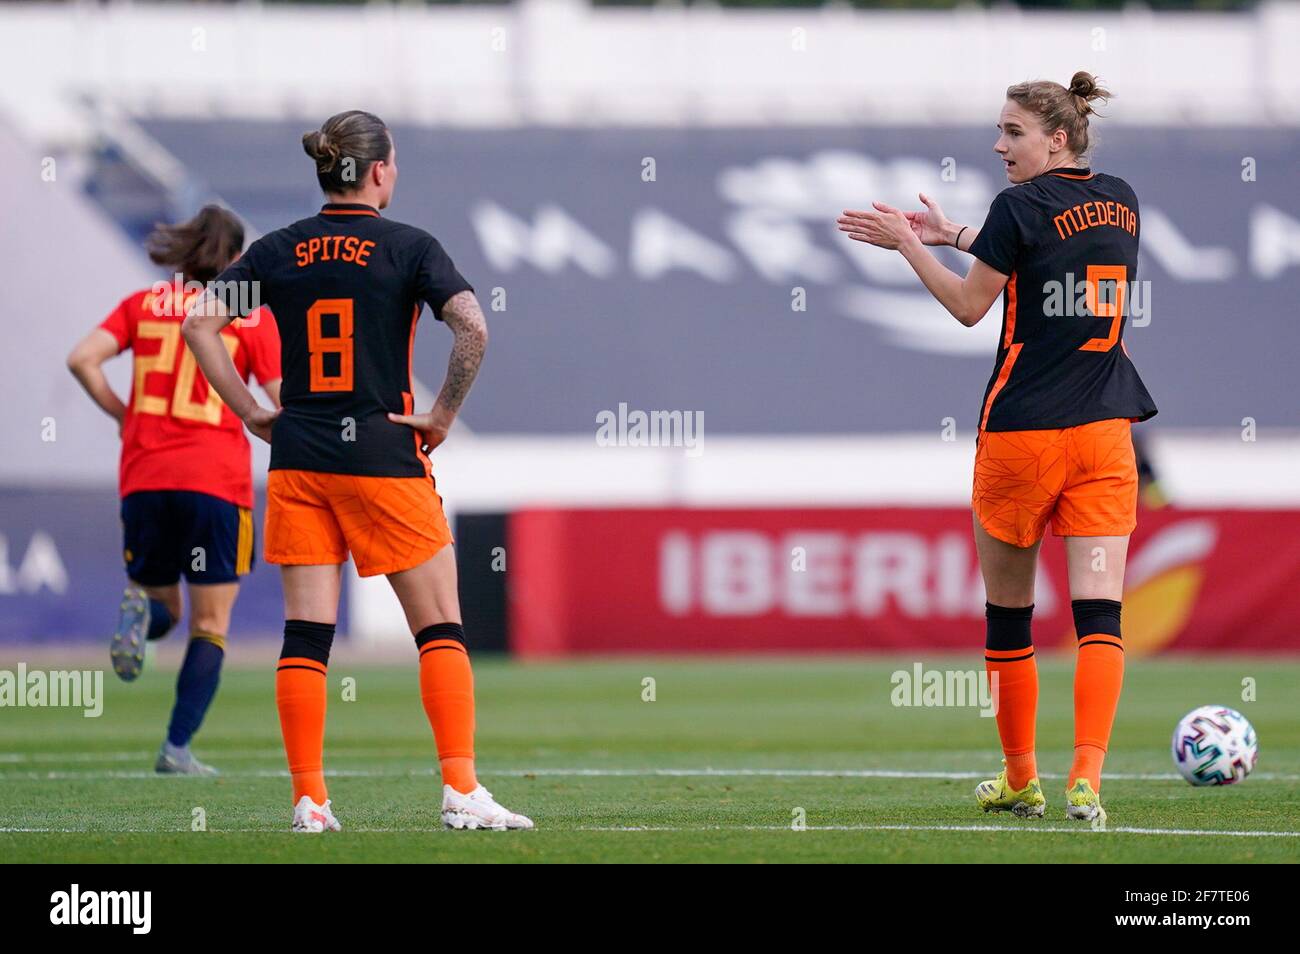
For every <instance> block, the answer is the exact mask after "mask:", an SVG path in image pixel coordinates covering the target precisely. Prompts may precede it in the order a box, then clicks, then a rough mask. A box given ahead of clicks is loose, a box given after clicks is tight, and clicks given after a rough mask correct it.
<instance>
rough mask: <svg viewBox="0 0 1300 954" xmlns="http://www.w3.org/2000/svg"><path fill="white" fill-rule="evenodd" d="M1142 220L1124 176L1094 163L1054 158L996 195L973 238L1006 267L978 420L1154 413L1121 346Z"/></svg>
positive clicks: (997, 423) (995, 423)
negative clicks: (1053, 164)
mask: <svg viewBox="0 0 1300 954" xmlns="http://www.w3.org/2000/svg"><path fill="white" fill-rule="evenodd" d="M1140 225H1141V220H1140V216H1139V213H1138V201H1137V196H1136V195H1135V194H1134V192H1133V190H1132V189H1131V188H1130V187H1129V185H1128V183H1126V182H1124V180H1122V179H1119V178H1117V177H1115V176H1109V175H1103V174H1100V173H1095V172H1091V171H1089V170H1087V169H1053V170H1052V171H1051V172H1048V173H1045V174H1043V175H1041V176H1038V177H1036V178H1034V179H1031V180H1030V181H1028V182H1024V183H1021V184H1019V185H1015V186H1012V187H1011V188H1009V189H1005V190H1003V191H1002V192H1001V193H999V194H998V196H997V198H996V199H994V200H993V205H992V207H991V208H990V209H989V214H988V218H987V219H986V220H985V222H984V225H983V227H982V228H981V229H980V233H979V235H978V236H976V238H975V242H974V244H972V245H971V248H970V251H971V254H972V255H974V256H975V257H976V258H978V259H979V260H980V261H982V262H984V263H985V264H986V265H988V266H989V267H991V268H994V269H996V270H997V271H999V272H1001V273H1002V274H1004V275H1006V276H1008V280H1007V286H1006V289H1005V291H1004V292H1003V303H1002V334H1001V337H1000V338H999V341H998V355H997V362H996V364H995V366H994V369H993V375H992V377H991V378H990V380H989V383H988V387H987V388H986V389H985V391H984V403H983V405H982V406H981V408H980V430H982V431H1022V430H1039V429H1045V428H1060V427H1074V426H1076V425H1079V424H1088V423H1090V422H1092V421H1102V420H1109V419H1111V418H1129V419H1130V420H1133V421H1144V420H1146V419H1147V418H1149V417H1151V416H1153V415H1154V414H1155V413H1156V405H1155V402H1154V401H1153V400H1152V399H1151V395H1150V394H1148V393H1147V389H1146V387H1145V386H1144V385H1143V384H1142V379H1141V378H1140V377H1138V373H1137V369H1136V368H1135V367H1134V366H1133V362H1132V361H1131V360H1130V358H1129V355H1128V349H1127V348H1126V347H1125V346H1124V328H1125V325H1126V324H1127V320H1128V315H1129V305H1130V297H1131V289H1132V288H1133V287H1134V283H1135V282H1136V280H1137V261H1138V237H1139V234H1140V231H1141V229H1140ZM1077 289H1082V290H1083V295H1082V298H1083V301H1084V308H1083V309H1082V313H1080V310H1079V309H1077V308H1076V307H1075V299H1076V294H1075V292H1076V290H1077Z"/></svg>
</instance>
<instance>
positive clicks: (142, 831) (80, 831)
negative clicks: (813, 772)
mask: <svg viewBox="0 0 1300 954" xmlns="http://www.w3.org/2000/svg"><path fill="white" fill-rule="evenodd" d="M440 830H441V829H439V828H436V827H434V828H348V829H346V830H345V832H344V835H345V834H416V833H424V834H431V833H434V832H438V831H440ZM544 830H545V829H544ZM549 830H550V831H561V832H564V831H570V832H572V831H589V832H728V831H745V832H777V831H784V832H790V833H791V834H794V835H799V834H804V833H806V832H810V831H822V832H851V831H949V832H996V833H999V834H1008V833H1010V834H1020V833H1022V832H1047V833H1051V832H1058V833H1061V832H1064V833H1070V834H1087V835H1092V834H1097V835H1108V834H1109V835H1165V836H1172V837H1199V838H1300V831H1226V830H1225V831H1213V830H1209V829H1195V828H1125V827H1114V828H1107V829H1104V830H1102V831H1097V832H1093V831H1092V829H1091V828H1090V827H1089V826H1087V825H1082V824H1080V825H1075V826H1073V827H1061V826H1041V825H1036V824H1033V823H1027V824H1022V825H1014V826H1002V825H808V826H807V827H806V828H803V829H802V830H799V831H795V830H794V829H792V828H791V827H790V826H789V825H610V826H598V825H590V826H588V825H578V826H574V827H568V826H561V827H555V828H551V829H549ZM190 833H191V830H190V829H188V828H175V829H159V828H0V834H38V835H49V834H62V835H98V834H105V835H169V834H170V835H178V834H190ZM201 834H205V835H239V834H258V835H277V834H282V835H289V834H292V832H289V831H288V830H286V829H284V828H222V829H212V830H210V831H206V832H202V833H201ZM344 835H337V836H335V835H330V836H329V837H331V838H333V837H344ZM525 837H527V836H525Z"/></svg>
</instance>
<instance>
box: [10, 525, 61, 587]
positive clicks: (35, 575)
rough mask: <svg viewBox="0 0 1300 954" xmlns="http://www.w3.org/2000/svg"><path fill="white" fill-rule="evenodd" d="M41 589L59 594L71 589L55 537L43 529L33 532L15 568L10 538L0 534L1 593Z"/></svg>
mask: <svg viewBox="0 0 1300 954" xmlns="http://www.w3.org/2000/svg"><path fill="white" fill-rule="evenodd" d="M42 589H48V590H49V591H50V592H52V593H58V594H63V593H66V592H67V590H68V570H67V567H65V566H64V565H63V559H62V558H61V557H60V556H59V548H58V547H57V546H56V545H55V543H54V537H52V536H50V534H48V533H46V532H45V531H44V530H37V531H36V532H35V533H33V534H32V538H31V540H30V541H28V543H27V551H26V553H24V554H23V559H22V563H20V564H19V565H18V568H17V569H16V570H15V569H14V568H13V567H11V566H10V564H9V538H8V537H6V536H5V535H4V534H0V595H3V596H13V595H16V594H20V593H21V594H24V595H30V594H33V593H39V592H40V591H41V590H42Z"/></svg>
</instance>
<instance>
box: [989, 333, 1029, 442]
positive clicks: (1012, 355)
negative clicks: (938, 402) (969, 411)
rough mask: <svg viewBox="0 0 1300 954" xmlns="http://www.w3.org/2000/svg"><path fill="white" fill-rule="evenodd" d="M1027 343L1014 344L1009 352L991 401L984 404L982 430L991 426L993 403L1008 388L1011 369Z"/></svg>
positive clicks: (990, 395)
mask: <svg viewBox="0 0 1300 954" xmlns="http://www.w3.org/2000/svg"><path fill="white" fill-rule="evenodd" d="M1024 346H1025V343H1024V342H1023V341H1022V342H1019V343H1017V344H1013V345H1012V346H1011V348H1010V349H1009V350H1008V351H1007V360H1005V361H1003V362H1002V369H1001V370H1000V371H999V372H998V379H997V381H995V382H994V383H993V390H992V391H990V392H989V399H988V400H987V401H985V402H984V416H983V417H981V418H980V430H981V431H982V430H984V429H985V428H987V427H988V425H989V411H991V410H993V401H994V400H995V399H996V398H997V396H998V392H999V391H1001V390H1002V388H1003V387H1005V386H1006V383H1007V378H1009V377H1011V367H1012V365H1014V364H1015V363H1016V358H1018V357H1019V356H1020V349H1021V348H1023V347H1024Z"/></svg>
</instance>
